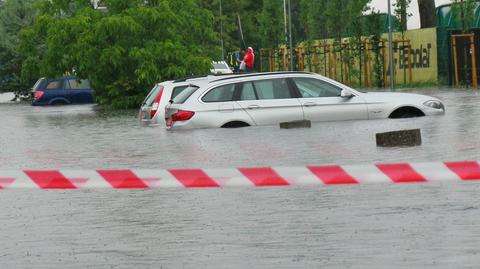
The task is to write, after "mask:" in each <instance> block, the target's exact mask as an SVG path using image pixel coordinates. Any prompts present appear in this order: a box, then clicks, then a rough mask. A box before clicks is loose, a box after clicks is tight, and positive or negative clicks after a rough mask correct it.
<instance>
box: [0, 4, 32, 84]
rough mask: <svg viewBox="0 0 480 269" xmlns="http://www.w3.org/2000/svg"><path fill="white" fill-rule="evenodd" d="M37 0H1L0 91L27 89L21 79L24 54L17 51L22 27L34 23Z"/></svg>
mask: <svg viewBox="0 0 480 269" xmlns="http://www.w3.org/2000/svg"><path fill="white" fill-rule="evenodd" d="M34 2H36V1H35V0H10V1H3V2H0V92H5V91H14V92H16V93H20V92H22V91H27V90H28V88H29V86H31V85H28V84H22V83H21V81H20V64H21V61H22V56H21V55H20V54H19V53H18V52H17V48H18V45H19V37H18V33H19V31H20V29H22V28H23V27H25V26H28V25H30V24H31V23H32V21H33V19H34V17H35V11H34V8H33V4H34Z"/></svg>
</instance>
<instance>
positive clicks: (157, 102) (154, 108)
mask: <svg viewBox="0 0 480 269" xmlns="http://www.w3.org/2000/svg"><path fill="white" fill-rule="evenodd" d="M162 94H163V87H162V88H161V89H160V90H159V91H158V93H157V96H156V97H155V101H153V104H152V109H151V110H150V118H151V119H153V117H154V116H155V114H157V111H158V107H159V106H160V100H161V99H162Z"/></svg>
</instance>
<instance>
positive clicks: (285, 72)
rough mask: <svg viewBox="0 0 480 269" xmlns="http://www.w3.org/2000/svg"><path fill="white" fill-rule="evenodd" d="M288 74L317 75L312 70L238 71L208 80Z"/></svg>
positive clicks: (217, 80) (216, 80)
mask: <svg viewBox="0 0 480 269" xmlns="http://www.w3.org/2000/svg"><path fill="white" fill-rule="evenodd" d="M289 74H303V75H317V74H315V73H312V72H301V71H282V72H259V73H240V74H235V75H232V74H230V75H229V76H225V77H222V78H217V79H212V80H210V82H212V83H213V82H219V81H228V80H232V79H239V78H250V77H267V78H268V77H269V76H275V75H289Z"/></svg>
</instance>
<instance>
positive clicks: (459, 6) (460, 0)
mask: <svg viewBox="0 0 480 269" xmlns="http://www.w3.org/2000/svg"><path fill="white" fill-rule="evenodd" d="M476 3H477V1H475V0H454V1H453V3H452V13H453V14H454V16H455V18H456V19H457V21H459V22H460V25H461V27H462V31H463V33H467V32H468V30H469V29H470V28H471V27H472V24H473V21H474V20H475V7H476Z"/></svg>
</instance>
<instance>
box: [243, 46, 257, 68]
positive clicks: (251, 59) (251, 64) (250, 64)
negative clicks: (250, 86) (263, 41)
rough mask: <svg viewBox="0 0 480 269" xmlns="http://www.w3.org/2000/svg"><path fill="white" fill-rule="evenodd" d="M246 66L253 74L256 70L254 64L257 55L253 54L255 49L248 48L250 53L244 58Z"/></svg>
mask: <svg viewBox="0 0 480 269" xmlns="http://www.w3.org/2000/svg"><path fill="white" fill-rule="evenodd" d="M243 61H244V62H245V65H246V67H247V72H251V71H253V70H254V63H255V54H254V53H253V48H252V47H248V53H247V55H245V57H244V58H243Z"/></svg>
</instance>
